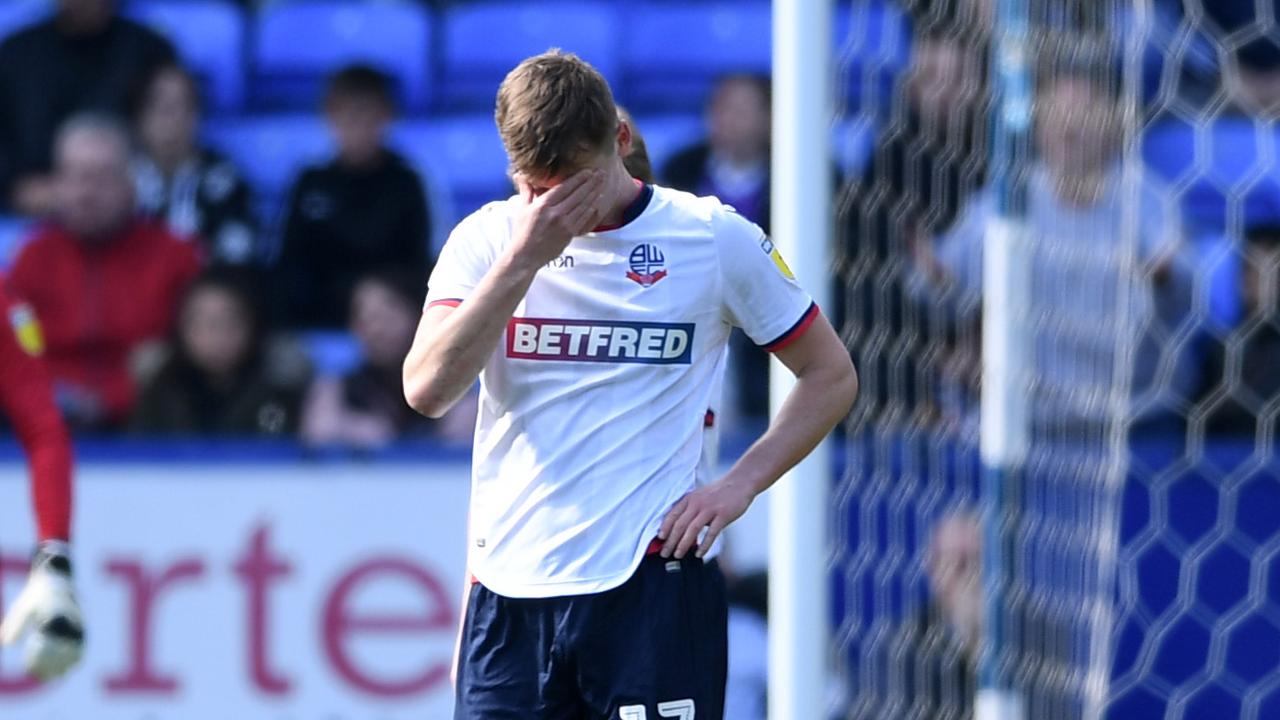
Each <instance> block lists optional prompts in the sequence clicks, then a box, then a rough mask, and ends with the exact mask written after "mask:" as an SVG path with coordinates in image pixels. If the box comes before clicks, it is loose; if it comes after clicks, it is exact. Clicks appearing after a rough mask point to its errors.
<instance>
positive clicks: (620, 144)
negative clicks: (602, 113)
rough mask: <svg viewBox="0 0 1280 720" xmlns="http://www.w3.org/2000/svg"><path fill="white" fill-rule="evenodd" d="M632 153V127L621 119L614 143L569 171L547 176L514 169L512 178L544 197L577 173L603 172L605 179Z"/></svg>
mask: <svg viewBox="0 0 1280 720" xmlns="http://www.w3.org/2000/svg"><path fill="white" fill-rule="evenodd" d="M630 152H631V125H630V124H629V123H627V122H625V121H623V120H621V118H620V119H619V122H618V130H617V136H616V139H615V141H614V142H613V143H610V144H609V145H608V146H606V147H605V148H603V149H601V150H600V151H598V152H595V153H590V154H587V155H584V156H583V157H582V158H581V160H580V161H579V162H577V163H574V164H573V166H572V167H571V168H569V169H566V170H564V171H562V172H560V173H557V174H555V175H546V174H543V173H539V172H538V171H536V170H521V169H519V168H514V169H513V171H512V176H513V177H514V176H517V175H518V176H519V177H520V178H521V180H522V181H523V182H524V183H525V184H526V185H528V186H529V189H530V190H531V191H533V195H534V197H537V196H539V195H542V194H543V193H545V192H547V191H548V190H550V189H551V188H553V187H555V186H557V185H559V184H560V183H562V182H564V181H565V180H568V179H569V178H571V177H573V176H574V174H575V173H578V172H581V171H583V170H601V171H603V172H604V173H605V177H608V176H609V171H610V170H611V169H612V167H613V166H614V165H615V164H616V163H617V162H618V158H619V157H626V156H627V154H628V153H630Z"/></svg>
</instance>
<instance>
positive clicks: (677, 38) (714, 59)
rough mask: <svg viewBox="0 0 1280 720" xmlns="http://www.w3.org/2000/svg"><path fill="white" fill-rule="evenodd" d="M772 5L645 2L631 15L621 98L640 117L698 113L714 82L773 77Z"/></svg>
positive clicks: (754, 0) (743, 0)
mask: <svg viewBox="0 0 1280 720" xmlns="http://www.w3.org/2000/svg"><path fill="white" fill-rule="evenodd" d="M771 12H772V9H771V7H770V4H769V3H768V2H761V1H759V0H739V1H738V2H725V1H724V0H720V1H717V2H706V3H661V2H641V3H637V4H636V5H634V6H631V9H629V10H627V14H626V17H625V29H624V31H623V40H622V45H623V47H624V48H625V56H624V69H623V70H624V74H625V77H624V81H623V88H622V90H621V92H620V93H619V95H620V96H621V98H622V100H623V101H624V102H626V103H628V104H629V105H631V110H632V111H633V112H637V113H642V114H643V113H644V112H646V111H654V110H667V111H672V110H674V111H696V110H699V109H701V108H702V106H703V104H704V103H705V101H706V97H707V92H708V90H709V89H710V87H711V84H712V82H713V81H714V80H715V79H716V78H717V77H719V76H721V75H724V74H727V73H732V72H751V73H759V74H762V75H767V74H769V71H770V67H771V66H770V60H771V58H770V52H771V48H772V42H771V38H772V35H771V32H772V31H771V28H772V23H771Z"/></svg>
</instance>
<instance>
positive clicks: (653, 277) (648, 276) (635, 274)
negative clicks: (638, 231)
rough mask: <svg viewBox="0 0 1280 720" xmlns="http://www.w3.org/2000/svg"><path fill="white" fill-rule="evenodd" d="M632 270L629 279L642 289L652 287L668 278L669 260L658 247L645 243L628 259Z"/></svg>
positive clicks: (628, 273)
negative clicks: (667, 267)
mask: <svg viewBox="0 0 1280 720" xmlns="http://www.w3.org/2000/svg"><path fill="white" fill-rule="evenodd" d="M627 261H628V262H629V263H630V265H631V269H630V270H629V271H627V277H628V278H629V279H631V280H634V281H635V282H637V283H639V284H640V286H641V287H650V286H652V285H653V284H654V283H656V282H658V281H659V280H661V279H662V278H664V277H666V276H667V269H666V266H667V259H666V257H664V256H663V255H662V251H661V250H659V249H658V246H657V245H650V244H648V243H643V244H640V245H637V246H636V249H635V250H632V251H631V255H630V256H629V257H628V258H627Z"/></svg>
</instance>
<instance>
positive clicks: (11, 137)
mask: <svg viewBox="0 0 1280 720" xmlns="http://www.w3.org/2000/svg"><path fill="white" fill-rule="evenodd" d="M114 5H115V0H58V8H57V12H56V13H55V14H54V16H53V17H51V18H49V19H48V20H45V21H43V22H39V23H37V24H35V25H33V26H31V27H29V28H26V29H24V30H20V31H18V32H17V33H16V34H14V35H13V36H11V37H9V38H8V39H7V40H5V41H4V43H3V44H0V206H8V207H10V208H12V209H13V210H14V211H16V212H19V213H23V214H27V215H47V214H49V213H51V212H53V211H54V210H55V207H56V204H57V200H56V197H55V196H56V190H55V188H54V180H53V178H52V177H51V176H50V169H51V166H52V152H53V139H54V131H55V130H57V128H58V127H59V126H60V125H61V124H62V123H63V121H65V120H66V119H67V118H68V117H70V116H71V115H73V114H75V113H77V112H80V111H85V110H92V111H97V112H104V113H110V114H113V115H122V114H124V112H125V110H126V109H127V108H126V105H127V101H128V95H129V92H130V90H131V89H132V88H133V87H134V86H135V85H136V84H137V82H138V80H139V79H140V78H141V77H142V76H143V75H144V74H145V73H146V72H147V71H148V70H149V69H150V68H152V67H155V66H156V65H159V64H160V63H164V62H171V61H172V60H173V57H174V53H173V48H172V47H170V45H169V43H168V42H166V41H165V40H164V39H162V38H161V37H160V36H159V35H157V34H155V33H154V32H152V31H151V30H149V29H147V28H144V27H142V26H141V25H138V24H136V23H134V22H132V21H130V20H126V19H124V18H122V17H120V16H119V15H118V14H117V13H116V11H115V7H114Z"/></svg>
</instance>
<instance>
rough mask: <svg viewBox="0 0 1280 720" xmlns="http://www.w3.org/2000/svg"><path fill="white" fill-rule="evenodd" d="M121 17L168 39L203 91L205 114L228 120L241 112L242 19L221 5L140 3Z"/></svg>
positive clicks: (194, 0)
mask: <svg viewBox="0 0 1280 720" xmlns="http://www.w3.org/2000/svg"><path fill="white" fill-rule="evenodd" d="M126 12H127V14H128V15H129V16H131V17H132V18H134V19H135V20H137V21H139V22H142V23H145V24H146V25H149V26H151V27H152V28H154V29H155V30H156V31H157V32H159V33H161V34H162V35H164V36H166V37H168V38H169V41H170V42H172V43H173V45H174V47H175V48H176V49H177V50H178V53H179V54H180V55H181V56H182V60H183V62H184V63H185V64H186V65H187V67H189V68H190V69H191V71H192V72H194V73H195V75H196V77H198V78H199V79H200V81H201V83H202V85H203V89H204V100H205V104H206V106H207V108H208V109H209V110H211V111H212V112H214V113H223V114H230V113H236V112H239V111H240V110H241V109H242V108H243V107H244V100H245V90H244V60H245V50H244V34H245V25H244V16H243V14H242V12H241V10H240V9H239V8H237V7H236V6H234V5H232V4H230V3H228V2H226V1H225V0H186V1H185V2H182V3H174V2H171V1H166V0H145V1H139V0H134V2H131V3H129V4H128V5H127V6H126Z"/></svg>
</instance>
